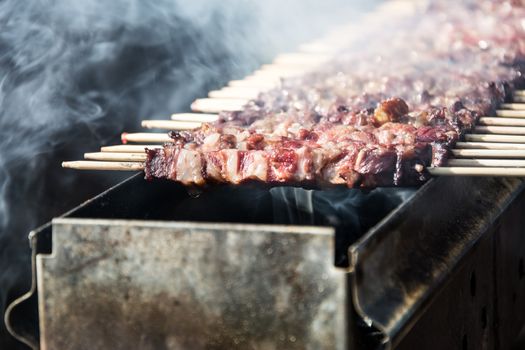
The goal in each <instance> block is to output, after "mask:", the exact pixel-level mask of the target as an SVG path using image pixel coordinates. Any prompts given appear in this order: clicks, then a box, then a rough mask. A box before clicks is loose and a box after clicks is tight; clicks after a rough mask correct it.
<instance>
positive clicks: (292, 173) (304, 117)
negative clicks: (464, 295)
mask: <svg viewBox="0 0 525 350" xmlns="http://www.w3.org/2000/svg"><path fill="white" fill-rule="evenodd" d="M522 18H525V10H524V8H523V6H521V5H519V4H511V3H507V2H497V1H476V2H474V1H467V2H461V3H450V2H446V3H445V2H441V1H433V2H431V3H430V5H429V6H428V7H427V8H426V10H425V11H423V13H418V14H417V15H415V16H414V17H413V18H412V19H408V20H407V19H405V20H404V21H403V22H402V23H389V24H385V28H389V27H391V28H396V30H391V31H388V30H386V31H385V30H383V32H382V33H381V34H379V35H376V36H373V37H371V38H365V39H366V40H363V42H361V43H360V44H359V45H360V46H359V45H358V46H357V47H355V46H354V47H351V48H349V49H348V50H347V51H344V52H340V53H339V54H338V55H337V57H336V58H335V59H334V61H333V62H331V64H329V65H326V66H325V67H323V68H322V69H319V70H318V71H316V72H313V73H311V74H308V75H306V76H303V77H299V78H293V79H284V80H283V82H282V85H281V86H280V87H279V88H277V89H273V90H271V91H269V92H267V93H263V94H261V95H260V96H259V97H258V98H257V99H255V100H253V101H250V102H249V103H248V104H247V105H246V106H245V108H244V109H243V110H242V111H238V112H227V113H221V114H220V121H219V122H218V123H216V124H214V125H209V124H206V125H204V126H203V127H202V128H200V129H199V130H197V131H194V132H185V133H173V134H172V138H173V140H174V142H173V143H170V144H167V145H165V146H164V148H163V149H162V150H149V151H148V160H147V163H146V177H147V178H153V177H162V178H169V179H171V180H174V181H179V182H182V183H184V184H187V185H204V184H206V183H217V182H218V183H222V182H228V183H234V184H240V183H244V182H247V181H259V182H265V183H270V184H291V185H316V186H325V185H330V184H331V185H346V186H349V187H359V186H361V187H374V186H388V185H414V184H418V183H421V182H423V181H425V180H427V179H428V173H427V170H426V168H427V167H429V166H440V165H443V164H445V163H446V160H447V157H448V156H449V155H450V149H451V148H452V147H453V146H454V144H455V142H456V141H457V140H458V139H460V138H461V137H462V136H463V135H464V134H465V133H466V132H470V131H471V130H472V129H473V127H474V126H475V124H476V122H477V119H478V118H479V117H480V116H483V115H491V114H493V113H494V111H495V108H496V107H497V106H498V105H499V104H500V103H501V102H503V101H504V100H506V99H509V98H510V93H511V91H512V90H513V89H515V88H517V87H522V86H523V78H522V73H523V67H524V63H525V44H523V43H524V42H525V40H524V39H525V31H524V28H523V24H522ZM372 39H373V40H372Z"/></svg>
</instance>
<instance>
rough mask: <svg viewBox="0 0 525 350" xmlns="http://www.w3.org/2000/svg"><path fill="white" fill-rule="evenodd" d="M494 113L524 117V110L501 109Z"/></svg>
mask: <svg viewBox="0 0 525 350" xmlns="http://www.w3.org/2000/svg"><path fill="white" fill-rule="evenodd" d="M524 101H525V100H524ZM496 115H497V116H498V117H504V118H525V110H511V109H501V110H498V111H496Z"/></svg>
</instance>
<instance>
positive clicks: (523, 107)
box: [501, 103, 525, 111]
mask: <svg viewBox="0 0 525 350" xmlns="http://www.w3.org/2000/svg"><path fill="white" fill-rule="evenodd" d="M501 108H506V109H515V110H518V111H521V110H525V103H503V104H502V105H501Z"/></svg>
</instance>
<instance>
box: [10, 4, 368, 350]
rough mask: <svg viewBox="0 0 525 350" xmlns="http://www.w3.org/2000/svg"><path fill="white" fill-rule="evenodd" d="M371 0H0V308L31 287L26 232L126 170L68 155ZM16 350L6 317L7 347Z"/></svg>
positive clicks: (185, 99) (176, 104) (184, 103)
mask: <svg viewBox="0 0 525 350" xmlns="http://www.w3.org/2000/svg"><path fill="white" fill-rule="evenodd" d="M375 3H376V1H364V0H353V1H343V0H326V1H313V0H307V1H305V0H290V1H278V0H266V1H264V2H262V1H255V0H253V1H248V0H245V1H243V0H225V1H220V2H219V1H213V2H211V1H202V0H201V1H191V2H190V1H182V0H156V1H143V0H113V1H102V0H81V1H69V0H33V1H19V0H4V1H2V2H0V310H2V312H1V314H2V315H3V313H4V311H5V308H6V306H7V305H8V303H9V302H10V301H11V300H13V299H14V298H15V297H17V296H19V295H21V294H22V293H24V292H25V291H27V290H28V288H29V284H30V249H29V244H28V241H27V235H28V232H29V231H30V230H31V229H33V228H35V227H37V226H39V225H41V224H44V223H45V222H47V221H49V220H50V219H51V218H52V217H54V216H57V215H60V214H61V213H63V212H64V211H66V210H68V209H70V208H72V207H74V206H76V205H78V204H79V203H81V202H82V201H84V200H86V199H88V198H91V197H93V196H94V195H96V194H98V193H100V192H101V191H103V190H104V189H106V188H108V187H109V186H111V185H113V184H116V183H118V182H119V181H121V180H123V179H124V178H126V177H127V176H129V174H120V173H116V174H108V173H97V172H76V171H71V170H64V169H62V168H61V167H60V163H61V162H62V161H63V160H73V159H80V158H82V154H83V153H84V152H86V151H92V150H96V149H98V147H100V146H101V145H107V144H116V143H118V142H119V135H120V132H122V131H123V130H126V131H131V132H132V131H135V130H139V127H140V120H142V119H150V118H157V119H162V118H166V119H167V118H168V116H169V115H170V114H171V113H173V112H183V111H187V110H188V109H189V104H190V102H191V101H192V100H193V99H195V98H197V97H203V96H205V95H206V93H207V91H209V90H211V89H216V88H220V87H221V86H223V85H224V84H225V83H226V82H227V81H229V80H231V79H234V78H241V77H243V76H244V75H246V74H248V73H250V72H251V71H252V70H254V69H256V68H257V67H258V66H259V65H260V64H262V63H265V62H270V61H271V59H272V58H273V56H275V55H276V54H277V53H281V52H289V51H293V50H294V48H295V47H296V46H297V45H298V44H300V43H303V42H305V41H308V40H310V39H313V38H316V37H318V36H321V35H322V34H323V33H325V32H327V31H328V30H330V29H331V28H332V27H333V26H334V25H337V24H341V23H343V22H349V21H352V20H354V19H355V18H357V16H358V15H359V14H360V13H362V12H364V11H366V10H368V9H369V8H372V7H373V6H374V5H375ZM2 319H3V318H2ZM27 320H28V321H27V322H35V319H34V315H27ZM18 348H20V349H22V348H25V347H23V346H22V345H20V344H18V343H16V342H15V341H14V340H13V339H12V338H11V337H9V336H8V335H7V332H6V329H5V326H4V324H3V320H2V321H0V349H18Z"/></svg>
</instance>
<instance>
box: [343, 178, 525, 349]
mask: <svg viewBox="0 0 525 350" xmlns="http://www.w3.org/2000/svg"><path fill="white" fill-rule="evenodd" d="M524 184H525V182H524V181H523V180H521V179H517V178H462V177H451V178H438V179H435V180H433V181H430V182H428V183H427V184H426V185H425V186H423V187H422V188H421V189H420V190H419V191H418V192H417V193H416V195H414V196H413V197H412V198H411V199H410V201H408V202H405V203H404V204H403V205H402V206H401V207H399V208H398V209H397V210H395V211H394V212H393V213H391V215H389V216H388V217H386V218H385V219H384V220H383V221H382V223H380V224H379V225H378V226H377V227H376V228H375V229H373V230H371V231H369V232H368V233H367V235H366V236H364V237H363V238H362V239H361V240H360V241H358V242H357V243H356V244H354V245H353V246H352V247H351V248H350V255H351V262H352V266H351V270H352V271H353V273H352V283H351V286H352V304H353V305H354V307H355V309H356V310H357V312H358V313H359V315H360V316H361V317H362V318H363V319H364V320H366V321H367V322H369V323H370V324H372V325H374V326H375V327H377V329H379V330H380V331H381V332H382V334H383V339H382V340H381V342H383V343H384V344H385V345H386V347H387V348H391V347H395V346H396V345H397V344H399V342H400V341H401V340H402V339H403V337H404V336H405V335H406V334H407V333H408V332H410V330H411V329H412V327H413V326H414V324H415V323H416V322H418V320H419V318H420V317H422V316H423V315H424V314H425V312H426V310H427V307H428V305H429V304H430V303H431V302H432V301H433V300H434V299H435V298H436V297H437V296H438V295H439V292H440V291H441V290H443V288H444V284H445V281H447V279H448V278H449V277H450V276H451V274H452V273H453V271H455V270H456V269H458V268H459V267H460V266H462V265H463V264H466V263H467V262H468V259H465V256H466V254H468V253H470V252H471V251H472V248H473V247H474V246H475V245H476V244H477V242H478V240H480V239H481V238H482V237H483V236H486V235H490V228H491V227H492V226H493V225H494V222H495V221H496V220H498V218H499V217H500V215H501V214H502V213H504V212H505V211H506V210H507V206H508V205H509V204H510V203H512V201H513V200H514V199H515V198H516V196H518V195H519V194H520V193H522V191H523V188H524ZM444 189H446V191H445V190H444ZM517 220H520V222H523V220H524V219H523V217H520V218H519V219H517ZM489 259H490V257H489Z"/></svg>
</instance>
